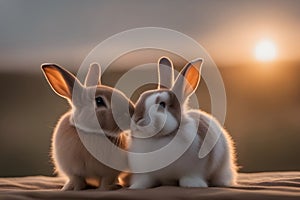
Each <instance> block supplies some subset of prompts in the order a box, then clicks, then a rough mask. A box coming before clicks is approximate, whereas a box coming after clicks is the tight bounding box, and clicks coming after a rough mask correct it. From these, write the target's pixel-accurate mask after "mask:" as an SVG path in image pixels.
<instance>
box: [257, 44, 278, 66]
mask: <svg viewBox="0 0 300 200" xmlns="http://www.w3.org/2000/svg"><path fill="white" fill-rule="evenodd" d="M255 58H256V59H257V60H259V61H272V60H274V59H275V58H276V46H275V44H274V42H273V41H271V40H268V39H264V40H261V41H260V42H258V43H257V45H256V47H255Z"/></svg>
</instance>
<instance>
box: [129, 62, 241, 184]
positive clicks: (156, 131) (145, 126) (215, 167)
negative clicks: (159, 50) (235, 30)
mask: <svg viewBox="0 0 300 200" xmlns="http://www.w3.org/2000/svg"><path fill="white" fill-rule="evenodd" d="M166 66H167V68H166ZM201 66H202V59H196V60H194V61H191V62H189V63H188V64H187V65H186V66H185V67H184V68H183V69H182V71H181V72H180V73H179V75H178V77H177V79H176V81H175V82H174V81H173V65H172V62H171V61H170V60H169V59H168V58H166V57H162V58H161V59H160V60H159V62H158V71H159V72H158V73H159V84H158V89H156V90H150V91H146V92H144V93H143V94H142V95H141V96H140V97H139V99H138V101H137V103H136V104H135V111H134V115H133V121H132V122H131V134H132V138H131V144H130V147H129V150H130V151H132V152H136V153H145V154H144V156H143V155H141V156H136V155H133V154H129V156H128V159H129V165H130V167H131V169H132V171H133V172H134V171H136V172H137V171H138V172H139V173H134V174H132V179H131V186H130V188H131V189H144V188H150V187H154V186H157V185H174V184H176V185H177V184H179V186H182V187H208V186H225V187H226V186H232V185H234V184H235V182H236V174H237V167H236V163H235V160H236V158H235V152H234V147H233V142H232V139H231V137H230V136H229V134H228V133H227V132H226V130H224V129H223V128H222V126H221V125H220V124H219V123H218V121H217V120H216V119H215V118H213V117H212V116H211V115H209V114H207V113H205V112H203V111H201V110H192V109H188V108H187V102H188V99H189V97H190V96H191V95H192V94H193V93H194V92H195V90H196V89H197V87H198V85H199V82H200V77H201V75H200V71H201V69H200V68H201ZM168 68H169V69H168ZM173 82H174V83H173ZM162 83H163V84H164V85H162ZM209 127H210V128H209ZM206 136H218V137H215V138H217V139H215V145H212V146H211V147H212V149H211V151H208V152H207V153H208V154H207V155H206V156H203V157H200V156H199V153H200V149H201V148H202V147H203V148H206V147H207V146H206V147H204V146H205V145H206V144H204V143H205V142H204V141H205V137H206ZM172 140H173V143H172ZM210 142H211V141H210ZM171 143H172V144H171ZM172 145H173V146H172ZM180 151H181V154H178V155H179V156H178V157H176V159H175V160H174V162H172V163H171V162H170V163H168V164H166V165H164V166H162V167H160V168H157V166H160V165H159V162H161V163H164V162H165V161H166V160H167V159H169V158H170V157H172V156H173V154H176V153H178V152H180ZM148 152H150V153H148ZM155 152H160V153H157V154H155V155H156V157H151V156H152V155H154V153H155ZM147 153H148V154H147ZM150 154H151V155H150ZM177 158H178V159H177ZM155 164H157V166H156V165H155ZM151 166H155V167H154V168H153V169H151ZM143 170H144V171H143Z"/></svg>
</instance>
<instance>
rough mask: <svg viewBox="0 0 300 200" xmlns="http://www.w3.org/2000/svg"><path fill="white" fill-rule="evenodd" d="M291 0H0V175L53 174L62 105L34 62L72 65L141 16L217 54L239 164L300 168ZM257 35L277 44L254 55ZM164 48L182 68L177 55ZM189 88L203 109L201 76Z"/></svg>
mask: <svg viewBox="0 0 300 200" xmlns="http://www.w3.org/2000/svg"><path fill="white" fill-rule="evenodd" d="M299 10H300V1H297V0H281V1H280V0H273V1H268V0H260V1H255V0H254V1H239V0H226V1H217V0H210V1H206V0H205V1H201V0H198V1H190V0H187V1H176V0H174V1H171V0H169V1H166V0H162V1H158V0H157V1H155V0H154V1H143V0H142V1H133V0H125V1H122V0H119V1H115V0H112V1H92V0H87V1H77V0H53V1H44V0H27V1H22V0H1V1H0V29H1V31H0V91H1V98H0V176H2V177H6V176H26V175H36V174H43V175H51V174H52V165H51V162H50V157H49V151H50V141H51V135H52V130H53V127H54V126H55V124H56V122H57V120H58V118H59V117H60V115H61V114H63V113H64V112H65V111H67V110H68V109H69V106H68V104H67V102H66V101H65V100H64V99H62V98H60V97H58V96H57V95H55V94H54V93H53V91H52V90H51V89H50V87H49V86H48V84H47V82H46V81H45V79H44V77H43V75H42V73H41V70H40V65H41V64H42V63H44V62H53V63H58V64H60V65H62V66H64V67H66V68H67V69H69V70H70V71H72V72H74V73H76V72H77V70H78V68H79V66H80V64H81V62H82V61H83V59H84V58H85V56H86V55H87V54H88V53H89V52H90V51H91V50H92V49H93V48H94V47H95V46H96V45H97V44H98V43H100V42H101V41H103V40H105V39H106V38H107V37H109V36H111V35H113V34H116V33H119V32H121V31H125V30H128V29H132V28H137V27H148V26H151V27H164V28H169V29H173V30H176V31H179V32H182V33H184V34H186V35H188V36H190V37H192V38H194V39H195V40H196V41H198V42H199V43H200V44H201V45H203V47H204V48H205V49H206V50H207V51H208V53H209V54H210V55H211V57H212V59H213V60H214V61H215V62H216V64H217V66H218V67H219V70H220V73H221V75H222V78H223V81H224V85H225V89H226V93H227V116H226V122H225V127H226V129H227V130H228V131H229V132H230V134H231V135H232V137H233V139H234V140H235V143H236V149H237V153H238V164H239V165H240V166H242V168H241V170H240V171H242V172H257V171H287V170H300V159H299V155H300V148H299V144H300V143H299V142H300V78H299V76H300V66H299V65H300V51H299V44H300V40H299V36H300V24H299V19H300V12H299ZM264 38H268V39H271V40H272V41H273V43H274V45H275V46H276V56H275V58H273V59H272V60H270V61H268V62H263V61H259V60H257V59H256V58H255V55H254V49H255V47H256V45H257V43H258V42H259V41H260V40H261V39H264ZM114 48H117V47H114ZM148 53H149V52H148ZM145 54H147V52H142V53H141V52H133V53H131V54H129V55H124V56H122V57H120V58H119V59H118V60H116V62H114V63H112V65H111V66H110V67H109V70H107V71H106V72H105V74H104V77H103V82H104V83H105V84H108V85H110V86H114V84H115V83H116V82H117V81H118V78H119V77H120V76H121V75H122V74H124V73H126V71H127V70H129V69H130V67H131V66H135V65H136V64H141V63H143V62H156V61H157V59H158V58H159V57H160V56H162V55H165V54H164V52H159V51H158V52H155V53H153V52H152V54H150V53H149V54H147V55H148V57H147V59H146V60H141V59H139V58H141V57H142V56H141V55H145ZM170 57H171V58H172V59H173V60H174V65H175V67H176V69H177V70H180V69H181V68H182V67H183V65H184V62H185V61H184V60H183V59H182V58H178V57H176V55H170ZM100 64H101V63H100ZM150 73H151V74H153V76H156V72H155V69H153V70H152V71H151V72H145V74H144V75H145V76H147V75H149V74H150ZM138 78H142V76H141V77H138ZM132 81H134V80H132ZM139 92H141V91H137V93H136V94H135V95H133V96H132V97H131V98H132V99H133V100H136V98H137V96H138V93H139ZM197 95H198V98H199V102H200V107H201V108H202V109H203V110H205V111H208V112H209V111H210V97H209V93H208V91H207V88H206V85H205V82H201V86H200V88H199V89H198V90H197Z"/></svg>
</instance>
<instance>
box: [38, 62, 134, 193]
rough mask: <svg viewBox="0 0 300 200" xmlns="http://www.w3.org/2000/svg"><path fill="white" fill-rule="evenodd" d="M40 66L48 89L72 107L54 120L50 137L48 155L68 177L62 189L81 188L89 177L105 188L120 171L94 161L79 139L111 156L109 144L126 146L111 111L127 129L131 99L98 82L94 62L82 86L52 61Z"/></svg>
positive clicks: (97, 66) (99, 73) (125, 138)
mask: <svg viewBox="0 0 300 200" xmlns="http://www.w3.org/2000/svg"><path fill="white" fill-rule="evenodd" d="M41 68H42V71H43V72H44V75H45V77H46V79H47V81H48V83H49V84H50V85H51V87H52V89H53V90H54V91H55V92H56V93H57V94H58V95H59V96H62V97H64V98H66V99H67V100H68V102H69V103H70V105H71V107H72V109H71V110H70V111H69V112H67V113H66V114H64V115H63V116H62V117H61V118H60V120H59V121H58V123H57V125H56V127H55V129H54V133H53V138H52V152H51V155H52V159H53V162H54V165H55V170H56V172H58V174H60V175H64V176H67V178H68V181H66V183H65V185H64V186H63V188H62V190H81V189H84V188H86V186H87V180H90V179H92V180H93V182H95V181H96V182H98V184H99V188H103V189H107V188H109V187H110V186H112V185H113V184H114V183H115V181H116V179H117V178H118V175H119V174H120V171H118V170H115V169H112V168H110V167H108V166H106V165H104V164H103V163H101V162H100V161H98V160H97V159H96V158H95V157H94V156H93V155H92V154H91V153H90V152H89V151H88V150H87V148H86V147H85V146H84V144H83V143H82V139H87V140H90V141H95V143H96V144H97V146H96V147H97V149H98V150H99V152H104V153H103V154H105V155H107V157H108V159H111V158H112V159H113V156H114V155H113V153H111V151H113V150H112V149H111V145H112V146H114V145H116V146H118V147H120V148H122V149H126V148H127V145H128V143H127V142H128V140H127V139H128V136H126V134H125V132H123V130H121V128H120V126H119V125H118V124H117V122H116V119H114V117H113V111H112V110H113V109H116V112H115V113H117V116H116V118H118V119H120V120H121V123H122V124H123V126H124V127H125V128H124V129H126V128H127V129H129V128H130V118H131V115H132V113H133V109H134V107H133V104H132V102H131V101H130V100H129V99H128V98H127V97H126V96H125V95H124V94H123V93H121V92H120V91H118V90H117V89H114V88H111V87H108V86H104V85H101V83H100V75H101V72H100V66H99V65H98V64H93V65H91V66H90V69H89V72H88V74H87V76H86V79H85V84H84V85H82V84H81V83H80V82H79V80H78V79H77V78H76V77H75V76H74V75H73V74H71V73H70V72H68V71H67V70H65V69H64V68H62V67H59V66H57V65H56V64H43V65H42V67H41ZM75 92H77V93H76V95H74V93H75ZM112 94H114V97H115V98H114V100H112ZM126 109H127V111H128V112H127V113H126V112H125V111H126ZM93 119H95V120H93ZM99 125H100V126H99ZM99 127H101V129H99ZM99 130H100V131H99ZM79 134H80V135H79ZM81 135H82V136H81ZM80 136H81V137H80ZM112 143H113V144H112ZM108 148H109V149H108Z"/></svg>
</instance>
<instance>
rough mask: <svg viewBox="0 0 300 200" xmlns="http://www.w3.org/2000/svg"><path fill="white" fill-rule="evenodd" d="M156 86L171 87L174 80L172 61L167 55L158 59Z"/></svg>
mask: <svg viewBox="0 0 300 200" xmlns="http://www.w3.org/2000/svg"><path fill="white" fill-rule="evenodd" d="M157 71H158V86H157V88H158V89H160V88H171V87H172V85H173V82H174V69H173V63H172V61H171V60H170V59H169V58H168V57H161V58H160V59H159V60H158V67H157Z"/></svg>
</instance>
